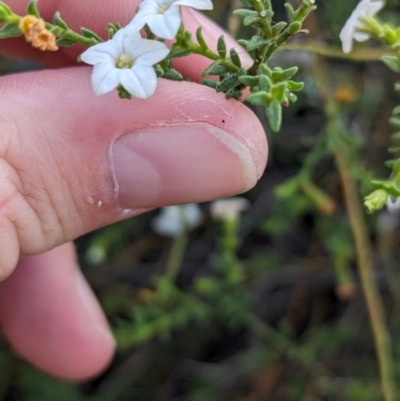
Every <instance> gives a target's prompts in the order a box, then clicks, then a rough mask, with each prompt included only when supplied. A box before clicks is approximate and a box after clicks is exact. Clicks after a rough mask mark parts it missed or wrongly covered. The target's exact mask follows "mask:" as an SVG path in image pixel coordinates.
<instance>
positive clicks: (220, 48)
mask: <svg viewBox="0 0 400 401" xmlns="http://www.w3.org/2000/svg"><path fill="white" fill-rule="evenodd" d="M217 52H218V54H219V56H220V57H221V58H225V57H226V42H225V37H224V35H221V36H220V37H219V38H218V43H217Z"/></svg>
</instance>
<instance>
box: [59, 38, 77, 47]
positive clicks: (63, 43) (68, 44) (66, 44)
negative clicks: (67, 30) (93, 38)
mask: <svg viewBox="0 0 400 401" xmlns="http://www.w3.org/2000/svg"><path fill="white" fill-rule="evenodd" d="M56 43H57V46H63V47H71V46H73V45H75V42H74V41H73V40H70V39H65V38H59V39H57V42H56Z"/></svg>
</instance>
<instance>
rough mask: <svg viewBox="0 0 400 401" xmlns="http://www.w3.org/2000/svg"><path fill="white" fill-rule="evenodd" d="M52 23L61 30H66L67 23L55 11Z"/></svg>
mask: <svg viewBox="0 0 400 401" xmlns="http://www.w3.org/2000/svg"><path fill="white" fill-rule="evenodd" d="M54 23H55V24H56V25H57V26H59V27H60V28H62V29H65V30H66V31H67V30H68V25H67V23H66V22H65V21H64V20H63V19H62V18H61V14H60V12H59V11H57V12H56V13H55V14H54Z"/></svg>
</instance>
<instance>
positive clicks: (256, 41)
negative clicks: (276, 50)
mask: <svg viewBox="0 0 400 401" xmlns="http://www.w3.org/2000/svg"><path fill="white" fill-rule="evenodd" d="M238 42H239V44H240V45H242V46H243V47H244V48H245V49H246V50H247V51H249V52H251V51H252V50H255V49H258V48H260V47H261V46H264V45H267V44H268V43H270V42H271V40H270V39H264V38H262V37H260V36H253V37H252V38H251V39H250V40H239V41H238Z"/></svg>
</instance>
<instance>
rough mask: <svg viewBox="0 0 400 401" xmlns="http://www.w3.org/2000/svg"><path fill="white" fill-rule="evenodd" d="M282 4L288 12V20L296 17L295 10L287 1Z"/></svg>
mask: <svg viewBox="0 0 400 401" xmlns="http://www.w3.org/2000/svg"><path fill="white" fill-rule="evenodd" d="M284 6H285V8H286V10H287V11H288V13H289V20H290V21H293V20H295V18H296V12H295V11H294V8H293V7H292V5H291V4H289V3H286V4H285V5H284Z"/></svg>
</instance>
